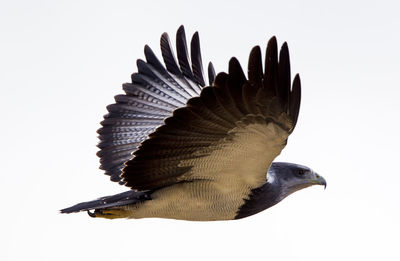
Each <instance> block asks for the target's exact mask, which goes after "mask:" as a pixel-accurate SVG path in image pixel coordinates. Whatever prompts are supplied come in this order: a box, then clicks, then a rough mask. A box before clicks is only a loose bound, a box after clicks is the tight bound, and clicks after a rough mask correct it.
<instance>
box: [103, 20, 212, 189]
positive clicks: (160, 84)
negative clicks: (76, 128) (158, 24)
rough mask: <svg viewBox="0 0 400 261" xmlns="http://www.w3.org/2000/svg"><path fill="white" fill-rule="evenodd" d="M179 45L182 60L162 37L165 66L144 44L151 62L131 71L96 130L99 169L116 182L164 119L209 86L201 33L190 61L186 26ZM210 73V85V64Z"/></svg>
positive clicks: (180, 32)
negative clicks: (119, 93) (142, 143)
mask: <svg viewBox="0 0 400 261" xmlns="http://www.w3.org/2000/svg"><path fill="white" fill-rule="evenodd" d="M176 46H177V56H178V62H177V61H176V58H175V55H174V53H173V49H172V47H171V43H170V41H169V37H168V35H167V34H166V33H164V34H163V35H162V36H161V52H162V56H163V58H164V62H165V65H166V68H165V67H164V65H162V63H161V62H160V61H159V60H158V59H157V57H156V56H155V55H154V53H153V51H152V50H151V49H150V47H148V46H145V49H144V53H145V57H146V61H143V60H138V61H137V66H138V73H134V74H132V83H126V84H124V85H123V88H124V91H125V94H122V95H117V96H115V103H114V104H111V105H109V106H107V110H108V114H106V115H105V116H104V120H103V121H102V122H101V125H102V127H101V128H100V129H99V130H98V131H97V132H98V133H99V139H100V142H99V144H98V147H99V148H100V151H99V152H98V153H97V155H98V156H99V157H100V168H101V169H103V170H105V174H107V175H109V176H111V177H110V178H111V180H112V181H117V182H120V183H121V184H123V182H122V181H121V177H120V174H121V170H122V168H123V167H124V163H125V162H126V161H128V160H130V159H131V158H132V152H134V151H135V150H136V149H137V147H138V145H139V144H140V143H141V142H142V141H144V140H145V139H147V136H148V134H150V133H152V132H153V131H154V130H155V129H156V128H157V127H158V126H160V125H162V124H163V123H164V119H166V118H167V117H170V116H171V115H172V112H173V111H174V110H176V109H177V108H180V107H182V106H185V104H186V102H187V101H188V100H189V99H190V98H192V97H196V96H198V95H199V94H200V92H201V90H202V89H203V87H204V86H205V80H204V76H203V65H202V60H201V53H200V42H199V35H198V33H197V32H196V33H195V34H194V35H193V38H192V41H191V49H190V52H191V62H190V58H189V55H188V50H187V46H186V36H185V31H184V28H183V26H181V27H180V28H179V29H178V32H177V34H176ZM178 64H179V65H178ZM208 75H209V82H210V85H211V82H212V81H213V80H214V77H215V73H214V69H213V66H212V64H211V63H210V64H209V67H208Z"/></svg>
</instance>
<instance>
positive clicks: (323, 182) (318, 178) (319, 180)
mask: <svg viewBox="0 0 400 261" xmlns="http://www.w3.org/2000/svg"><path fill="white" fill-rule="evenodd" d="M313 183H314V184H315V185H322V186H324V189H326V180H325V179H324V178H323V177H322V176H320V175H318V174H317V173H315V180H314V182H313Z"/></svg>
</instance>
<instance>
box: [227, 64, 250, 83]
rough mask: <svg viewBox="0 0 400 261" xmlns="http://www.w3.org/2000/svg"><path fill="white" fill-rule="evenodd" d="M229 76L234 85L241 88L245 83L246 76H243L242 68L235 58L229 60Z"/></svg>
mask: <svg viewBox="0 0 400 261" xmlns="http://www.w3.org/2000/svg"><path fill="white" fill-rule="evenodd" d="M228 71H229V75H230V76H231V77H232V78H233V80H234V81H235V83H236V84H237V85H238V86H240V87H242V84H243V83H244V82H245V81H246V76H245V75H244V72H243V69H242V66H240V63H239V61H238V59H236V57H232V58H231V59H230V60H229V69H228Z"/></svg>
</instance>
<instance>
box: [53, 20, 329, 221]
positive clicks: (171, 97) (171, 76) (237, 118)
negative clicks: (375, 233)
mask: <svg viewBox="0 0 400 261" xmlns="http://www.w3.org/2000/svg"><path fill="white" fill-rule="evenodd" d="M161 52H162V57H163V60H164V64H163V63H162V62H160V61H159V60H158V59H157V57H156V56H155V54H154V53H153V51H152V50H151V49H150V47H148V46H147V45H146V46H145V48H144V53H145V57H146V61H143V60H140V59H139V60H138V61H137V67H138V72H137V73H134V74H132V83H126V84H124V85H123V89H124V91H125V94H122V95H117V96H115V103H114V104H111V105H109V106H107V110H108V114H106V115H105V116H104V120H103V121H102V122H101V125H102V127H101V128H100V129H99V130H98V134H99V138H100V142H99V144H98V147H99V148H100V151H99V152H98V153H97V155H98V156H99V157H100V163H101V166H100V168H101V169H103V170H105V174H107V175H109V176H110V178H111V180H112V181H115V182H119V183H120V184H122V185H125V186H127V187H129V188H130V190H129V191H126V192H123V193H120V194H117V195H113V196H107V197H102V198H99V199H97V200H93V201H89V202H83V203H80V204H77V205H75V206H72V207H69V208H66V209H63V210H61V212H62V213H72V212H79V211H88V213H89V215H90V216H91V217H102V218H108V219H114V218H148V217H158V218H170V219H181V220H192V221H213V220H233V219H240V218H244V217H247V216H250V215H253V214H256V213H259V212H260V211H263V210H265V209H267V208H269V207H271V206H273V205H275V204H277V203H278V202H280V201H281V200H282V199H284V198H285V197H287V196H288V195H290V194H291V193H293V192H295V191H297V190H300V189H303V188H306V187H309V186H312V185H324V186H326V181H325V180H324V178H323V177H321V176H319V175H318V174H317V173H316V172H314V171H313V170H312V169H310V168H308V167H305V166H302V165H298V164H293V163H284V162H273V160H274V159H275V157H277V156H278V155H279V154H280V152H281V151H282V149H283V148H284V147H285V145H286V143H287V139H288V137H289V135H290V134H291V133H292V132H293V130H294V128H295V126H296V122H297V118H298V114H299V108H300V94H301V89H300V77H299V75H298V74H297V75H296V76H295V77H294V80H293V84H292V85H291V76H290V62H289V51H288V47H287V44H286V43H284V44H283V45H282V47H281V49H280V52H279V55H278V47H277V41H276V38H275V37H272V38H271V39H270V40H269V42H268V46H267V50H266V56H265V66H264V67H265V68H264V69H263V65H262V64H263V63H262V58H261V50H260V47H259V46H256V47H254V48H253V49H252V50H251V52H250V58H249V64H248V74H247V75H248V76H247V78H246V76H245V74H244V73H243V70H242V68H241V66H240V64H239V62H238V60H237V59H236V58H232V59H231V60H230V61H229V69H228V73H224V72H221V73H218V75H216V74H215V72H214V68H213V65H212V64H211V63H209V66H208V85H207V84H206V80H205V77H204V75H203V66H202V59H201V54H200V43H199V35H198V33H197V32H196V33H195V34H194V35H193V38H192V40H191V44H190V56H189V54H188V47H187V45H186V36H185V31H184V28H183V26H181V27H180V28H179V29H178V32H177V35H176V52H177V57H176V56H175V55H174V52H173V48H172V47H171V43H170V40H169V37H168V35H167V34H166V33H164V34H163V35H162V36H161ZM278 56H279V58H278ZM176 58H177V59H176Z"/></svg>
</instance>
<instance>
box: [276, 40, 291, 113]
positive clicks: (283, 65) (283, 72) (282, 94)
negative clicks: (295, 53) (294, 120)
mask: <svg viewBox="0 0 400 261" xmlns="http://www.w3.org/2000/svg"><path fill="white" fill-rule="evenodd" d="M290 81H291V80H290V58H289V49H288V45H287V43H286V42H284V43H283V45H282V47H281V50H280V52H279V64H278V85H277V87H278V88H277V90H276V92H277V94H278V96H279V98H280V100H281V102H282V104H283V106H284V107H283V109H284V111H287V110H288V107H289V94H290Z"/></svg>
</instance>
